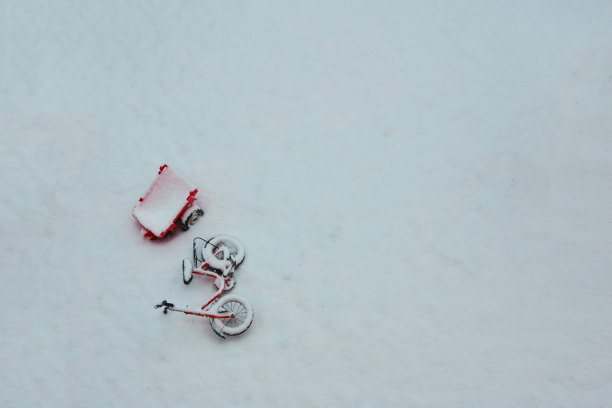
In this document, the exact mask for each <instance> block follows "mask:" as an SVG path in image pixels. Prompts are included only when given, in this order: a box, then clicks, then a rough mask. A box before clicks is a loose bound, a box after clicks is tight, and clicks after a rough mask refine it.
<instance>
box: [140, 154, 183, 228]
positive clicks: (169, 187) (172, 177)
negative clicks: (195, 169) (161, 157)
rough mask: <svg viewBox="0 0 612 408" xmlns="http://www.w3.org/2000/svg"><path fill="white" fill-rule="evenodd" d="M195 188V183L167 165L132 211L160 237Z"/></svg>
mask: <svg viewBox="0 0 612 408" xmlns="http://www.w3.org/2000/svg"><path fill="white" fill-rule="evenodd" d="M194 190H195V186H194V185H193V184H191V183H189V182H188V181H187V180H185V179H184V178H183V177H181V176H180V175H179V174H178V173H177V172H175V171H174V170H173V169H172V168H171V167H170V166H168V167H165V168H164V170H163V171H162V172H161V173H159V175H157V177H156V178H155V180H154V181H153V183H152V184H151V186H150V187H149V189H148V190H147V193H146V194H145V195H144V196H143V200H142V201H140V202H138V204H137V205H136V206H135V207H134V210H133V211H132V213H133V214H134V216H135V217H136V219H137V220H138V221H139V222H140V224H141V225H142V226H144V227H146V228H147V229H148V230H149V231H151V232H152V233H153V234H155V236H158V237H159V236H161V235H162V233H163V232H164V231H166V230H167V229H168V228H169V227H170V226H171V225H172V223H173V222H174V220H175V219H176V217H177V216H178V215H179V213H180V212H181V210H182V209H183V207H185V205H186V204H187V198H189V194H190V193H191V192H192V191H194Z"/></svg>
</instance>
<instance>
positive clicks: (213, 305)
mask: <svg viewBox="0 0 612 408" xmlns="http://www.w3.org/2000/svg"><path fill="white" fill-rule="evenodd" d="M201 242H204V244H203V245H202V244H201ZM243 260H244V246H243V245H242V243H241V242H240V241H239V240H237V239H236V238H232V237H229V236H227V235H220V236H216V237H213V238H211V239H210V240H208V241H207V240H204V239H202V238H199V237H197V238H195V239H194V240H193V262H192V261H191V260H189V259H184V260H183V283H185V284H186V285H189V284H190V283H191V281H192V280H193V276H194V275H199V276H206V277H209V278H214V279H215V280H214V285H215V286H216V287H217V292H216V293H215V294H214V296H213V297H212V298H211V299H210V300H209V301H208V302H206V304H204V305H203V306H202V307H201V310H202V312H198V311H194V310H188V309H180V308H177V307H176V306H175V305H174V304H173V303H170V302H167V301H166V300H163V301H162V302H161V303H159V304H157V305H155V308H156V309H158V308H163V313H164V314H167V313H168V311H171V312H181V313H184V314H186V315H190V316H200V317H208V319H209V322H210V327H211V328H212V330H213V331H214V332H215V333H216V334H217V335H218V336H219V337H221V338H224V339H225V338H226V337H225V335H227V336H237V335H239V334H242V333H244V332H245V331H247V329H248V328H249V327H251V324H252V323H253V307H252V306H251V304H250V303H249V302H248V301H246V300H245V299H243V298H242V297H240V296H237V295H228V296H224V297H221V295H222V294H223V293H224V292H225V291H227V290H231V289H232V288H233V287H234V286H235V279H234V273H235V271H236V268H237V267H238V265H240V264H241V263H242V261H243ZM198 264H200V266H199V267H194V265H198Z"/></svg>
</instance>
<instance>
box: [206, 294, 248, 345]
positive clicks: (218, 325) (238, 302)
mask: <svg viewBox="0 0 612 408" xmlns="http://www.w3.org/2000/svg"><path fill="white" fill-rule="evenodd" d="M211 311H212V312H213V313H214V314H217V313H220V314H221V313H231V314H233V315H234V317H231V318H223V319H221V318H218V317H217V318H213V319H212V324H213V329H214V330H215V331H217V332H218V333H223V334H226V335H228V336H237V335H239V334H242V333H244V332H245V331H247V329H248V328H249V327H251V323H253V307H251V304H250V303H249V302H247V301H246V300H244V299H243V298H241V297H240V296H235V295H230V296H224V297H222V298H221V299H220V300H219V301H218V302H217V303H216V304H215V305H213V307H212V310H211Z"/></svg>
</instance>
